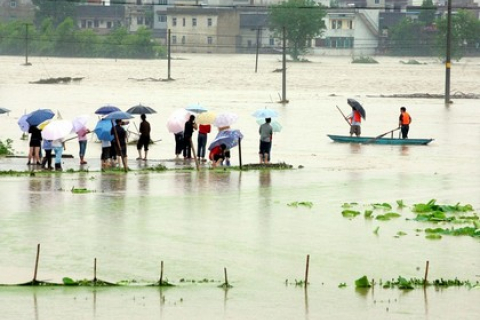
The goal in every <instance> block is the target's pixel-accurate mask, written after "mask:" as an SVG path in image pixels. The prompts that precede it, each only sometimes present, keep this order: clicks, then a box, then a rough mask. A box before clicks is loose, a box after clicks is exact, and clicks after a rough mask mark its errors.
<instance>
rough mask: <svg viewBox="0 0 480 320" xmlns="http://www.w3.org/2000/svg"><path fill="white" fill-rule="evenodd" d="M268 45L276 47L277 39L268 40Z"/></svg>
mask: <svg viewBox="0 0 480 320" xmlns="http://www.w3.org/2000/svg"><path fill="white" fill-rule="evenodd" d="M268 44H269V45H271V46H273V45H275V39H273V38H270V39H268Z"/></svg>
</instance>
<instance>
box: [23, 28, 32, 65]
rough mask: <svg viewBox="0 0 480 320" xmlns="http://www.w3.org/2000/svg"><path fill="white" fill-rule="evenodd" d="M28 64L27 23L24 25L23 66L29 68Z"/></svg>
mask: <svg viewBox="0 0 480 320" xmlns="http://www.w3.org/2000/svg"><path fill="white" fill-rule="evenodd" d="M31 65H32V64H31V63H30V62H28V23H25V64H24V66H31Z"/></svg>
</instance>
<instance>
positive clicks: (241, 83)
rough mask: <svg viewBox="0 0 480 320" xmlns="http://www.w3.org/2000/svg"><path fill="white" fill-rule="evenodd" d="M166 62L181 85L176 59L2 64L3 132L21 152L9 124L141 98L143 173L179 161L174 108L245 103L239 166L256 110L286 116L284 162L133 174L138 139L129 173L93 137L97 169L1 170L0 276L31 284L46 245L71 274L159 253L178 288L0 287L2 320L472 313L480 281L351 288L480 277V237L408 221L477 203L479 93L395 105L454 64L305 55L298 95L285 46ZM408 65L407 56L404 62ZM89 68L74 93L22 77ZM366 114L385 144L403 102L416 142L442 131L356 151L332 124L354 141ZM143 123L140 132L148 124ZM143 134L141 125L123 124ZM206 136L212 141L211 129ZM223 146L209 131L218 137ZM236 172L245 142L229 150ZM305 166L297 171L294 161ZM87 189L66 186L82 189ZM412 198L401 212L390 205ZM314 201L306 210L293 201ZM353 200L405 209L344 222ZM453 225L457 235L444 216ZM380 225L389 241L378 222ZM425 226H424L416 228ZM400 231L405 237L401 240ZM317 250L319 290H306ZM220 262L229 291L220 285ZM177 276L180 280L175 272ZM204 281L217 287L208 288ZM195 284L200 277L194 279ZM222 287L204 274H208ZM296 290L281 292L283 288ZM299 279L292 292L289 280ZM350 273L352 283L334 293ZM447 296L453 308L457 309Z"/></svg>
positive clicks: (52, 265)
mask: <svg viewBox="0 0 480 320" xmlns="http://www.w3.org/2000/svg"><path fill="white" fill-rule="evenodd" d="M176 58H177V59H176V60H174V61H173V62H172V77H173V78H174V79H175V81H169V82H167V81H151V79H149V78H155V79H159V78H166V76H167V70H166V67H167V62H166V61H132V60H117V61H115V60H82V59H48V58H35V57H34V58H32V59H31V62H32V64H33V66H31V67H24V66H22V65H21V63H22V62H23V61H22V59H20V58H15V57H0V64H1V65H2V72H1V73H0V84H1V86H0V106H1V107H5V108H8V109H11V110H12V111H11V113H10V114H9V115H1V116H0V125H1V128H2V130H1V131H0V139H1V140H5V139H7V138H10V139H13V140H14V142H13V146H14V148H15V151H16V153H17V155H22V154H25V152H26V150H27V143H26V142H25V141H22V140H20V136H21V132H20V131H19V129H18V127H17V125H16V121H17V120H18V118H19V117H20V116H21V115H22V114H24V112H29V111H32V110H34V109H37V108H51V109H52V110H55V111H58V112H60V114H61V116H62V117H63V118H64V119H71V118H73V117H74V116H76V115H79V114H91V115H92V117H91V121H90V123H89V126H90V127H92V128H93V127H94V125H95V121H96V116H95V115H94V111H95V110H96V109H97V108H99V107H100V106H102V105H105V104H113V105H116V106H118V107H119V108H121V109H123V110H126V109H128V108H129V107H131V106H133V105H136V104H138V103H142V104H145V105H148V106H150V107H152V108H154V109H156V110H157V111H158V113H157V114H155V115H151V116H149V117H148V118H149V120H150V122H151V124H152V129H153V133H152V138H153V139H162V141H161V142H159V143H156V144H155V145H154V146H152V148H151V151H150V154H149V156H150V158H151V161H150V162H149V165H155V164H158V163H163V164H166V165H167V166H168V167H169V168H175V167H176V165H175V162H173V161H172V159H173V151H174V144H173V135H172V134H170V133H168V131H167V129H166V126H165V123H166V119H167V118H168V116H169V115H170V114H171V113H172V112H173V111H174V110H176V109H178V108H184V107H186V106H188V105H189V104H193V103H200V104H202V105H204V106H205V107H208V108H210V109H211V110H213V111H215V112H217V113H222V112H235V113H237V114H238V115H239V120H238V122H237V123H235V124H234V125H233V127H235V128H238V129H240V130H241V131H242V132H243V133H244V136H245V139H244V140H243V141H242V159H243V163H244V164H245V163H256V162H257V160H258V159H257V148H258V132H257V130H258V125H257V124H256V121H255V119H254V118H253V117H252V116H251V113H253V112H254V111H255V110H256V109H259V108H263V107H268V108H273V109H275V110H277V111H278V112H279V114H280V117H279V118H278V121H279V122H280V123H281V124H282V125H283V130H282V132H280V133H278V134H275V136H274V140H273V141H274V143H273V150H272V157H273V161H274V162H281V161H283V162H286V163H289V164H292V165H293V166H294V168H295V169H294V170H288V171H244V172H239V171H225V172H213V171H207V170H204V169H205V168H206V167H203V168H202V169H203V170H202V171H200V172H181V171H168V172H162V173H140V172H138V171H136V169H137V168H138V165H137V163H136V162H135V161H134V160H133V159H134V158H135V157H136V150H135V147H133V146H132V147H129V151H128V152H129V157H130V160H129V163H130V166H131V167H132V169H134V171H132V172H129V173H128V174H108V173H100V172H98V168H99V164H98V162H99V161H98V160H97V159H98V158H99V155H100V146H99V144H98V143H96V142H95V141H94V139H92V140H90V141H89V144H88V150H87V159H88V161H89V170H90V172H89V173H80V174H67V173H65V174H61V175H36V176H33V177H30V176H18V177H16V176H4V177H2V178H0V190H1V194H2V199H3V202H2V209H1V210H0V241H1V242H0V243H1V244H2V246H0V282H1V283H20V282H26V281H29V280H31V279H32V275H33V266H34V262H35V261H34V260H35V249H36V245H37V244H38V243H40V244H41V255H40V263H39V272H38V278H39V279H41V280H49V281H61V279H62V277H64V276H69V277H71V278H74V279H84V278H93V260H94V258H97V276H98V277H99V278H100V279H105V280H109V281H119V280H132V279H135V280H136V281H138V282H140V283H153V282H155V281H158V277H159V273H160V262H161V261H164V263H165V275H164V277H166V278H168V280H169V282H172V283H174V284H176V285H177V286H176V287H173V288H168V289H162V290H159V289H158V288H150V287H143V286H138V287H132V286H130V287H128V288H96V289H95V288H63V287H55V288H31V287H2V288H0V309H1V310H2V314H4V317H5V318H6V319H26V318H29V319H64V318H65V317H66V316H67V317H68V318H69V319H113V318H115V319H158V318H160V319H188V318H191V319H301V318H306V319H319V318H328V319H332V318H336V319H354V318H355V319H358V318H362V319H373V318H375V319H377V318H378V319H380V318H391V319H419V318H429V319H451V318H453V317H455V318H457V317H458V318H461V319H476V318H477V316H478V314H479V312H480V309H479V305H478V303H477V302H478V299H479V297H480V291H479V289H478V288H477V289H471V290H468V289H466V288H460V289H457V288H448V289H444V290H435V289H433V288H428V289H427V290H425V291H424V290H420V289H416V290H413V291H406V292H405V291H401V290H398V289H393V290H384V289H380V288H379V287H375V290H369V291H365V292H364V291H358V290H355V288H354V280H355V279H357V278H359V277H361V276H363V275H367V276H368V277H369V278H370V279H372V278H373V279H375V280H376V281H379V280H380V279H383V280H388V279H391V278H396V277H398V276H399V275H402V276H405V277H417V278H422V277H423V276H424V271H425V270H424V269H425V263H426V261H427V260H428V261H429V262H430V271H429V278H430V279H437V278H445V279H453V278H455V277H458V278H459V279H462V280H470V281H478V280H480V278H479V275H480V272H479V270H480V258H479V257H480V247H479V240H478V239H474V238H470V237H450V236H444V237H443V238H442V239H441V240H437V241H432V240H427V239H425V234H424V233H423V231H422V230H423V229H425V228H426V227H432V226H434V225H432V224H429V223H420V222H414V221H411V220H407V219H409V218H410V219H411V218H414V217H415V216H414V214H413V213H412V212H411V211H410V208H411V206H412V205H413V204H415V203H420V202H427V201H429V200H430V199H433V198H434V199H437V201H438V203H445V204H456V203H458V202H460V203H462V204H466V203H470V204H472V205H473V207H474V208H479V207H480V198H479V194H480V193H479V191H480V179H479V176H480V170H479V166H478V158H479V156H480V151H479V148H478V143H479V141H480V130H479V127H478V123H479V121H478V119H479V118H480V110H479V108H478V100H454V104H453V105H451V106H450V107H445V105H444V104H443V101H442V100H435V99H387V98H382V97H380V96H381V95H391V94H396V93H403V94H409V93H431V94H434V93H435V94H437V93H439V94H441V93H443V90H444V89H443V86H444V83H445V70H444V66H443V65H442V64H440V63H439V62H438V61H435V60H433V59H423V60H422V59H419V60H420V61H421V62H424V63H425V64H422V65H405V64H401V63H400V60H402V59H399V58H378V60H379V62H380V63H379V64H376V65H354V64H351V63H350V61H349V59H348V58H331V57H329V58H327V57H312V58H311V62H310V63H290V64H288V75H287V83H288V86H287V99H288V100H289V103H288V104H286V105H282V104H279V103H277V101H278V100H279V93H281V92H282V90H281V74H280V73H276V72H272V71H273V70H275V69H277V68H280V67H281V62H280V61H279V56H260V60H259V70H258V73H255V72H254V68H255V57H254V56H247V55H233V56H227V55H225V56H222V55H182V56H178V57H176ZM404 60H407V59H404ZM65 76H70V77H84V79H83V80H82V81H80V82H78V83H75V84H70V85H38V84H30V83H29V82H32V81H37V80H39V79H41V78H49V77H65ZM479 79H480V60H478V59H464V60H462V61H461V62H460V63H456V64H454V66H453V69H452V92H462V93H478V92H477V91H478V80H479ZM351 97H353V98H355V99H357V100H358V101H360V102H361V103H362V104H363V106H364V107H365V109H366V110H367V120H366V121H365V122H364V123H363V126H362V131H363V134H364V135H367V136H377V135H379V134H381V133H384V132H387V131H389V130H391V129H393V128H395V127H396V125H397V119H398V113H399V108H400V107H401V106H406V107H407V109H408V110H409V112H410V114H411V115H412V117H413V123H412V126H411V132H410V136H411V137H412V138H434V139H435V140H434V141H433V142H432V143H431V144H430V145H428V146H404V147H399V146H378V145H350V144H336V143H333V142H331V141H330V140H329V139H328V137H327V136H326V134H328V133H333V134H347V133H348V130H349V128H348V126H347V125H346V124H345V121H344V119H342V116H341V115H340V113H339V112H338V110H337V108H336V106H337V105H338V106H339V107H340V108H341V109H343V111H344V112H345V113H346V112H348V111H349V107H348V105H347V104H346V99H347V98H351ZM134 122H135V123H136V124H138V119H135V120H134ZM130 126H131V128H132V130H133V128H134V125H132V124H130ZM211 136H212V135H211ZM210 139H212V137H210ZM66 152H67V153H71V154H73V155H74V156H75V158H74V159H65V160H64V161H65V163H64V166H65V168H73V169H78V158H77V152H78V147H77V145H76V142H75V141H72V142H68V143H67V151H66ZM233 157H234V161H233V162H234V164H235V165H237V164H238V161H239V160H238V149H235V150H234V152H233ZM0 161H1V163H0V167H1V168H2V169H5V170H8V169H11V168H13V169H15V170H25V169H26V166H25V165H24V163H23V159H17V158H8V159H1V160H0ZM298 166H303V168H302V169H298ZM74 187H75V188H87V189H89V190H92V191H94V192H92V193H88V194H73V193H71V192H70V190H71V189H72V188H74ZM400 199H402V200H403V201H404V202H405V203H406V204H407V205H408V206H407V208H404V209H399V208H397V206H396V200H400ZM296 201H307V202H311V203H312V204H313V206H312V208H306V207H301V206H300V207H297V208H295V207H292V206H288V204H291V203H292V202H296ZM350 202H357V203H358V204H359V208H360V210H362V212H363V211H364V210H365V209H368V205H369V204H372V203H383V202H387V203H390V204H392V205H393V208H392V211H395V212H399V213H401V214H402V217H401V218H399V219H396V220H392V221H385V222H381V221H377V220H367V219H365V218H364V217H363V215H361V216H359V217H357V218H355V219H351V220H349V219H346V218H343V217H342V215H341V212H342V210H343V209H342V207H341V206H342V204H343V203H350ZM441 226H442V227H448V226H449V225H447V226H444V225H441ZM377 228H378V234H374V230H375V229H377ZM418 229H420V230H418ZM400 231H402V232H405V233H406V235H405V236H401V237H396V236H397V235H398V232H400ZM307 254H309V255H310V274H309V281H310V286H309V287H308V290H304V289H303V288H300V287H296V286H295V285H294V283H295V280H303V279H304V276H305V260H306V256H307ZM224 268H227V270H228V277H229V281H230V283H231V284H232V285H233V288H232V289H230V290H228V291H224V290H223V289H219V288H217V286H218V285H219V284H221V283H222V282H223V280H224ZM182 279H184V280H186V281H184V282H182V281H181V280H182ZM203 279H207V280H208V281H209V282H207V283H199V281H200V280H203ZM190 280H195V283H192V282H191V281H190ZM210 281H211V282H210ZM286 283H287V284H286ZM292 283H293V284H292ZM340 283H346V284H347V287H346V288H339V287H338V285H339V284H340ZM453 306H454V307H453Z"/></svg>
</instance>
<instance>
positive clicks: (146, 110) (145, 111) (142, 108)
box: [127, 104, 157, 114]
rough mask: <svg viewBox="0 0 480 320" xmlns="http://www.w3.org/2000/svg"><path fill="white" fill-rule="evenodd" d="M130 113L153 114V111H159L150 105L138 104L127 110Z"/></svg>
mask: <svg viewBox="0 0 480 320" xmlns="http://www.w3.org/2000/svg"><path fill="white" fill-rule="evenodd" d="M127 112H128V113H130V114H152V113H157V111H155V110H153V109H152V108H150V107H147V106H144V105H141V104H138V105H136V106H133V107H131V108H130V109H128V110H127Z"/></svg>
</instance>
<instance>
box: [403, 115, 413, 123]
mask: <svg viewBox="0 0 480 320" xmlns="http://www.w3.org/2000/svg"><path fill="white" fill-rule="evenodd" d="M411 121H412V120H411V118H410V115H409V114H408V112H404V113H402V125H408V124H410V122H411Z"/></svg>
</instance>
